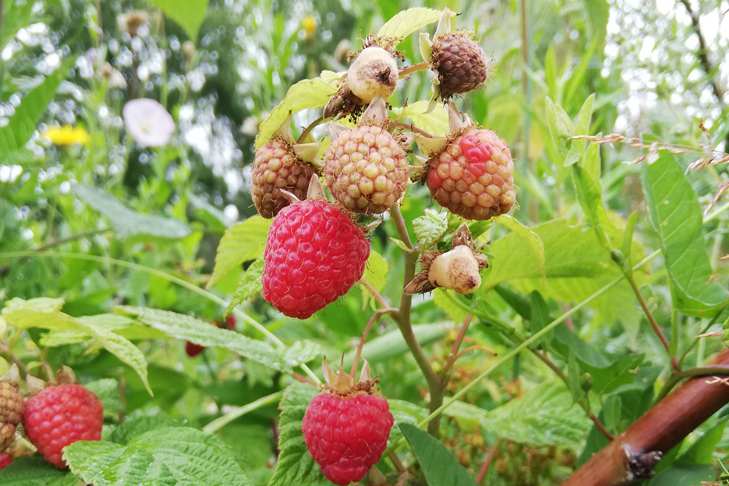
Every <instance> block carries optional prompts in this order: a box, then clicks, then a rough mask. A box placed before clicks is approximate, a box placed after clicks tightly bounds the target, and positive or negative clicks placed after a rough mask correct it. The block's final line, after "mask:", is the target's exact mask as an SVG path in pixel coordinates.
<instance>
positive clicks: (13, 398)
mask: <svg viewBox="0 0 729 486" xmlns="http://www.w3.org/2000/svg"><path fill="white" fill-rule="evenodd" d="M22 418H23V396H22V395H21V394H20V392H18V387H17V386H15V384H13V383H10V382H9V381H3V382H0V423H8V424H12V425H18V424H19V423H20V420H21V419H22Z"/></svg>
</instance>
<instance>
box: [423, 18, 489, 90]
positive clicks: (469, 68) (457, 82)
mask: <svg viewBox="0 0 729 486" xmlns="http://www.w3.org/2000/svg"><path fill="white" fill-rule="evenodd" d="M432 64H433V69H434V70H435V72H436V74H437V75H438V81H439V89H440V96H441V97H442V98H444V99H448V98H450V97H451V96H453V95H454V94H459V93H466V92H468V91H471V90H473V89H476V88H478V87H479V86H481V85H482V84H483V83H484V82H485V81H486V76H487V75H488V65H487V61H486V55H485V54H484V52H483V49H481V46H479V45H478V44H476V43H475V42H474V41H472V40H471V39H470V38H469V37H468V35H467V34H465V33H463V32H454V33H449V34H443V35H439V36H437V37H436V38H435V41H434V42H433V58H432Z"/></svg>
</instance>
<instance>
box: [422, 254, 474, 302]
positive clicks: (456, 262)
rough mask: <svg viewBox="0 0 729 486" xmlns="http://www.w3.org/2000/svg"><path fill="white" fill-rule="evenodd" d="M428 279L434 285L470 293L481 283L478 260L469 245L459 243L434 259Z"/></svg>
mask: <svg viewBox="0 0 729 486" xmlns="http://www.w3.org/2000/svg"><path fill="white" fill-rule="evenodd" d="M428 280H429V281H430V283H431V284H433V286H434V287H444V288H447V289H453V290H455V291H456V292H459V293H462V294H469V293H471V292H473V291H474V290H476V289H477V288H478V287H479V286H480V285H481V275H480V273H479V265H478V260H476V257H475V256H474V254H473V251H472V250H471V249H470V248H469V247H468V246H466V245H458V246H456V247H455V248H453V249H452V250H450V251H447V252H445V253H443V254H442V255H439V256H437V257H436V258H435V259H434V260H433V262H432V263H431V264H430V268H429V269H428Z"/></svg>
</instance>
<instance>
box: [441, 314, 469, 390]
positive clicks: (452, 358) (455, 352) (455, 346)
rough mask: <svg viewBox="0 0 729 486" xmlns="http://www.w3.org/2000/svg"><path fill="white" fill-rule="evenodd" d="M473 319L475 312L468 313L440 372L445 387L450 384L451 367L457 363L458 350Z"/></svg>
mask: <svg viewBox="0 0 729 486" xmlns="http://www.w3.org/2000/svg"><path fill="white" fill-rule="evenodd" d="M472 320H473V314H468V315H467V316H466V318H465V319H464V320H463V325H462V326H461V329H460V330H459V331H458V335H457V336H456V340H455V341H454V342H453V346H452V347H451V353H450V355H449V356H448V360H447V361H446V363H445V365H444V366H443V370H442V371H441V373H440V376H441V381H442V382H443V388H445V387H446V386H447V385H448V378H449V374H450V371H451V368H453V365H454V364H455V363H456V360H457V359H458V357H459V356H460V354H459V352H458V351H459V349H460V348H461V344H463V339H464V338H465V337H466V332H468V326H469V325H470V324H471V321H472Z"/></svg>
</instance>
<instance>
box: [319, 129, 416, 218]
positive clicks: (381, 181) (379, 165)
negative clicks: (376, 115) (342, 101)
mask: <svg viewBox="0 0 729 486" xmlns="http://www.w3.org/2000/svg"><path fill="white" fill-rule="evenodd" d="M324 163H325V164H326V165H325V169H324V174H325V176H326V180H327V185H328V186H329V189H330V190H331V191H332V194H333V195H334V197H335V198H336V200H337V201H339V203H340V204H342V206H344V207H345V208H347V209H349V210H350V211H354V212H357V213H365V214H378V213H382V212H384V211H387V210H388V209H389V208H391V207H392V206H393V205H394V204H395V203H396V202H397V200H398V199H400V197H401V196H402V195H403V192H405V188H406V187H407V183H408V162H407V159H406V157H405V151H404V150H403V149H402V147H401V146H400V144H398V142H397V141H396V140H395V138H394V137H393V136H392V135H391V134H390V132H388V131H387V130H385V129H384V128H383V127H380V126H367V125H365V126H361V127H357V128H353V129H351V130H347V131H345V132H343V133H342V134H340V135H339V136H338V137H337V138H336V140H334V141H333V142H332V144H331V146H330V147H329V149H328V150H327V153H326V154H325V156H324Z"/></svg>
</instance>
